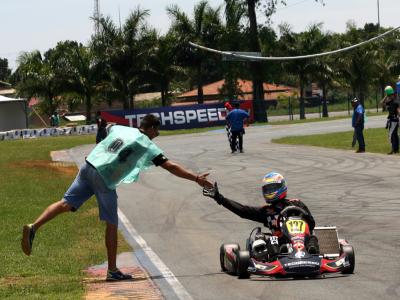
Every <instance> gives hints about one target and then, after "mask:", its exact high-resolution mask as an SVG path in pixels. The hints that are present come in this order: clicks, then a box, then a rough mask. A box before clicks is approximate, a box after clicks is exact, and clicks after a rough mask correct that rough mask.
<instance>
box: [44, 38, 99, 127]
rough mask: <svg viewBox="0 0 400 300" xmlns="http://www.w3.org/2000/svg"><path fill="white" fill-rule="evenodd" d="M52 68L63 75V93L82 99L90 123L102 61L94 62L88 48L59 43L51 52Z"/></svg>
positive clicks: (73, 43)
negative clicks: (53, 63)
mask: <svg viewBox="0 0 400 300" xmlns="http://www.w3.org/2000/svg"><path fill="white" fill-rule="evenodd" d="M51 55H52V60H53V61H54V62H55V65H54V68H57V69H58V70H59V72H58V73H60V74H63V76H62V79H63V80H64V82H65V83H64V87H65V89H64V91H63V93H67V94H68V93H71V92H72V93H74V94H77V95H79V96H80V97H82V99H84V102H85V107H86V122H87V123H88V124H90V123H91V115H92V114H91V110H92V100H93V97H94V96H95V95H96V94H97V93H98V91H99V89H100V86H101V83H102V79H103V74H104V72H103V70H104V68H105V66H104V63H103V62H102V61H98V60H95V57H94V55H93V52H92V51H91V50H90V48H88V47H84V46H83V45H82V44H78V43H77V42H74V41H65V42H60V43H58V44H57V46H56V47H55V48H54V50H53V51H52V54H51Z"/></svg>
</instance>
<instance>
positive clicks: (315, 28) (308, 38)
mask: <svg viewBox="0 0 400 300" xmlns="http://www.w3.org/2000/svg"><path fill="white" fill-rule="evenodd" d="M321 26H322V24H313V25H311V26H310V27H309V28H308V30H307V31H305V32H302V33H293V32H292V31H291V28H290V26H288V25H282V26H281V27H280V29H281V39H280V41H281V47H283V52H284V53H285V54H286V55H288V56H299V55H307V54H314V53H319V52H322V51H323V49H325V47H326V44H327V38H326V36H325V35H324V34H323V33H322V31H321ZM320 62H321V61H319V62H318V60H315V59H312V58H309V59H301V60H294V61H289V62H286V63H285V68H286V70H287V71H288V72H290V73H291V74H293V75H296V76H298V83H299V87H300V119H305V117H306V115H305V102H304V96H305V86H306V85H307V84H308V83H310V79H311V78H312V75H313V74H316V73H318V69H320V72H321V71H323V70H321V63H320ZM320 75H321V74H320ZM320 78H322V77H320Z"/></svg>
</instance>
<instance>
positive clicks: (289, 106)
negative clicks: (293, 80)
mask: <svg viewBox="0 0 400 300" xmlns="http://www.w3.org/2000/svg"><path fill="white" fill-rule="evenodd" d="M290 111H291V103H290V96H289V105H288V114H289V121H290V120H291V119H292V118H291V112H290Z"/></svg>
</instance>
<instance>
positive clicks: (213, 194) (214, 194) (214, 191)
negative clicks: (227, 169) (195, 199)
mask: <svg viewBox="0 0 400 300" xmlns="http://www.w3.org/2000/svg"><path fill="white" fill-rule="evenodd" d="M203 195H204V196H206V197H210V198H213V199H214V200H215V201H216V202H217V203H218V204H221V203H222V202H223V201H224V199H225V198H224V196H222V195H221V194H220V193H219V190H218V184H217V182H215V183H214V186H213V187H211V188H207V187H204V188H203Z"/></svg>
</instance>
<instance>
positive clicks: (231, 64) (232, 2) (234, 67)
mask: <svg viewBox="0 0 400 300" xmlns="http://www.w3.org/2000/svg"><path fill="white" fill-rule="evenodd" d="M245 14H246V8H245V6H244V5H243V3H241V2H240V1H239V2H238V1H236V0H225V11H224V15H225V24H224V27H223V35H222V38H221V43H220V47H221V48H222V49H227V50H235V51H239V50H244V49H245V48H244V46H245V45H246V42H244V40H245V39H246V35H245V33H244V31H243V29H244V26H243V24H242V22H243V18H244V16H245ZM222 71H223V77H224V84H223V86H222V88H221V91H220V93H221V94H222V95H226V96H227V97H228V98H229V99H234V98H235V97H237V96H238V95H239V94H241V89H240V86H239V85H238V79H239V78H240V77H242V78H245V76H244V75H245V74H244V73H245V71H246V69H245V68H243V62H238V61H224V63H223V64H222Z"/></svg>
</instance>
